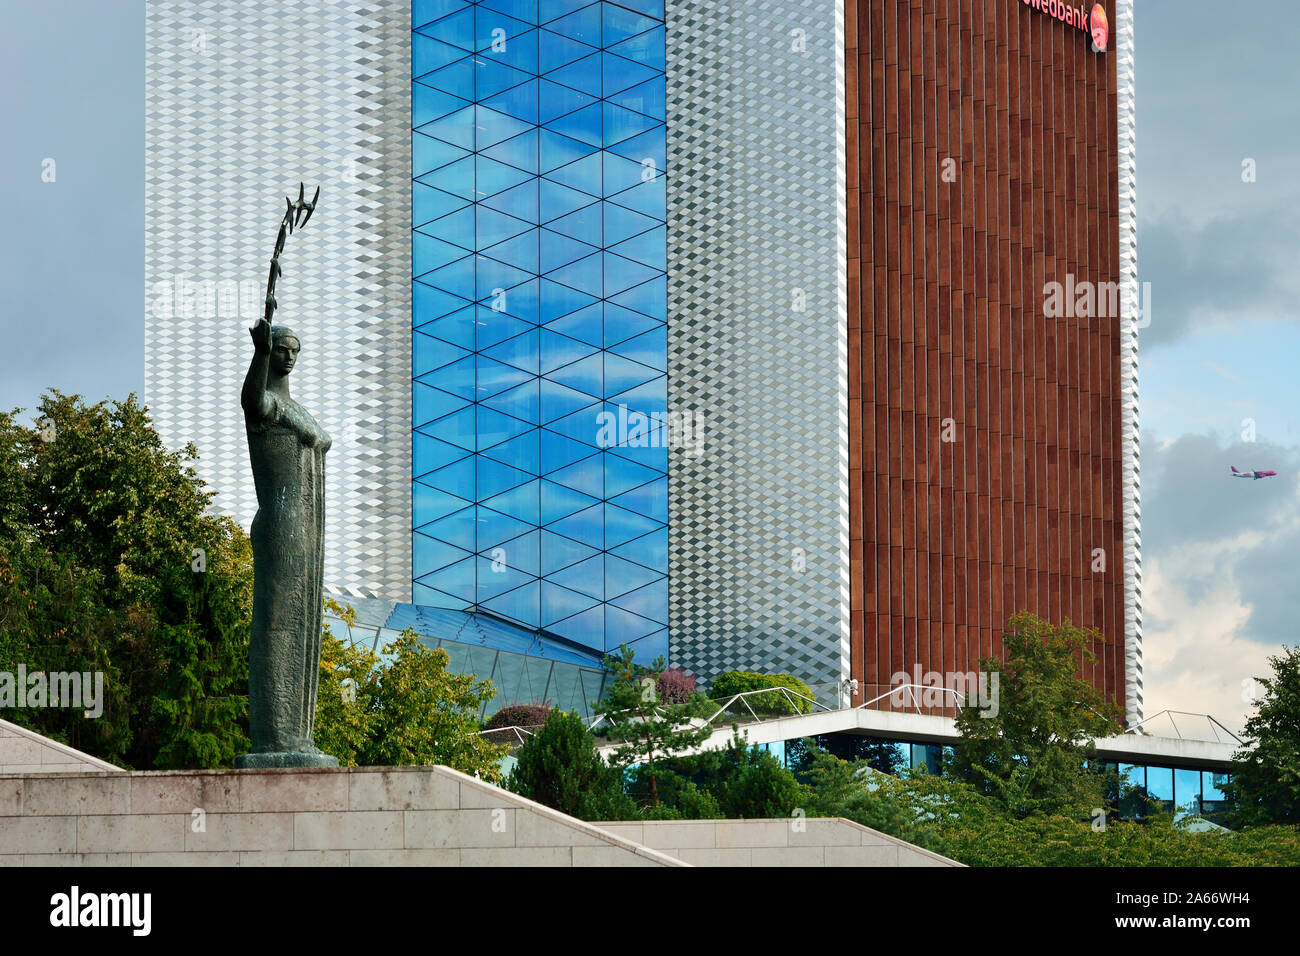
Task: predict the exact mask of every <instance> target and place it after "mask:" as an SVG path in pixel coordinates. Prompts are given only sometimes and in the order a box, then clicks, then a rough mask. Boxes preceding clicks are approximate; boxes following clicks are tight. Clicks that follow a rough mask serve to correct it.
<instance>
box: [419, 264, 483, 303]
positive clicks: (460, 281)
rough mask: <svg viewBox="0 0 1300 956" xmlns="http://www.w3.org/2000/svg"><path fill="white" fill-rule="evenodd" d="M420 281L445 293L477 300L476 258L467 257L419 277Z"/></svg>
mask: <svg viewBox="0 0 1300 956" xmlns="http://www.w3.org/2000/svg"><path fill="white" fill-rule="evenodd" d="M418 278H419V280H420V281H421V282H423V283H425V284H426V285H431V286H433V287H434V288H436V289H442V290H443V291H444V292H450V293H451V294H452V295H455V296H459V297H460V298H462V299H473V298H476V296H475V295H474V257H473V256H466V257H465V258H464V259H461V260H460V261H458V262H453V263H452V264H451V265H449V266H443V267H442V268H441V269H435V270H434V271H433V272H429V273H426V274H425V275H422V276H419V277H418Z"/></svg>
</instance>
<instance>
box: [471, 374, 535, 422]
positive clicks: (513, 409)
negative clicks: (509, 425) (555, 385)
mask: <svg viewBox="0 0 1300 956" xmlns="http://www.w3.org/2000/svg"><path fill="white" fill-rule="evenodd" d="M540 396H541V379H533V380H532V381H529V382H525V383H524V384H522V385H517V386H515V387H514V388H512V389H510V390H508V391H505V392H502V393H501V394H500V395H494V396H492V397H491V398H488V399H484V401H483V404H484V405H487V406H488V407H489V408H494V409H496V410H497V411H498V412H503V413H504V414H506V415H510V416H512V417H514V418H518V419H521V420H522V421H526V422H532V423H533V424H537V423H538V422H539V420H540V415H541V412H540V409H541V397H540Z"/></svg>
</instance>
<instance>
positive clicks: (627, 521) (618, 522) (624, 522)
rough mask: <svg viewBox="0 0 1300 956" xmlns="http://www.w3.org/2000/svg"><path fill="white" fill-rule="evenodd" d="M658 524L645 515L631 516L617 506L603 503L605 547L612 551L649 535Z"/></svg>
mask: <svg viewBox="0 0 1300 956" xmlns="http://www.w3.org/2000/svg"><path fill="white" fill-rule="evenodd" d="M659 525H660V523H659V522H656V521H655V520H654V519H652V518H647V517H646V516H645V515H639V514H633V513H632V512H631V511H627V510H625V509H623V508H620V507H618V506H617V505H612V504H609V503H608V502H606V503H605V547H607V548H610V549H613V548H616V547H618V546H619V545H620V544H623V543H625V542H627V541H631V540H632V539H633V538H639V537H641V535H643V534H649V533H650V532H651V531H654V530H655V528H657V527H659Z"/></svg>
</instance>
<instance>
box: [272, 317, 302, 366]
mask: <svg viewBox="0 0 1300 956" xmlns="http://www.w3.org/2000/svg"><path fill="white" fill-rule="evenodd" d="M301 351H302V341H301V340H300V339H299V338H298V333H297V332H295V331H294V330H293V329H290V328H287V327H286V326H283V325H273V326H271V371H272V372H274V373H275V374H277V375H288V374H289V373H290V372H292V371H293V366H294V363H296V362H297V361H298V353H299V352H301Z"/></svg>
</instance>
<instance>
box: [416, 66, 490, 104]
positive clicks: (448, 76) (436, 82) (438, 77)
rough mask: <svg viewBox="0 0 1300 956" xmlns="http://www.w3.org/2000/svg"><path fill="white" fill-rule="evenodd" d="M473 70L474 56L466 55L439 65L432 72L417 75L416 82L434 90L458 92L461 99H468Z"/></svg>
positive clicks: (471, 86)
mask: <svg viewBox="0 0 1300 956" xmlns="http://www.w3.org/2000/svg"><path fill="white" fill-rule="evenodd" d="M475 72H476V71H475V69H474V58H473V57H466V58H465V59H463V60H457V61H456V62H455V63H449V64H447V65H446V66H444V67H439V68H438V69H436V70H434V71H433V72H432V73H426V74H424V76H422V77H419V80H418V82H420V83H422V84H423V85H425V86H428V87H432V88H433V89H435V90H442V91H443V92H445V93H451V94H452V95H453V96H454V95H456V94H457V93H460V94H462V96H461V98H462V99H469V94H470V91H472V90H473V89H474V73H475Z"/></svg>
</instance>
